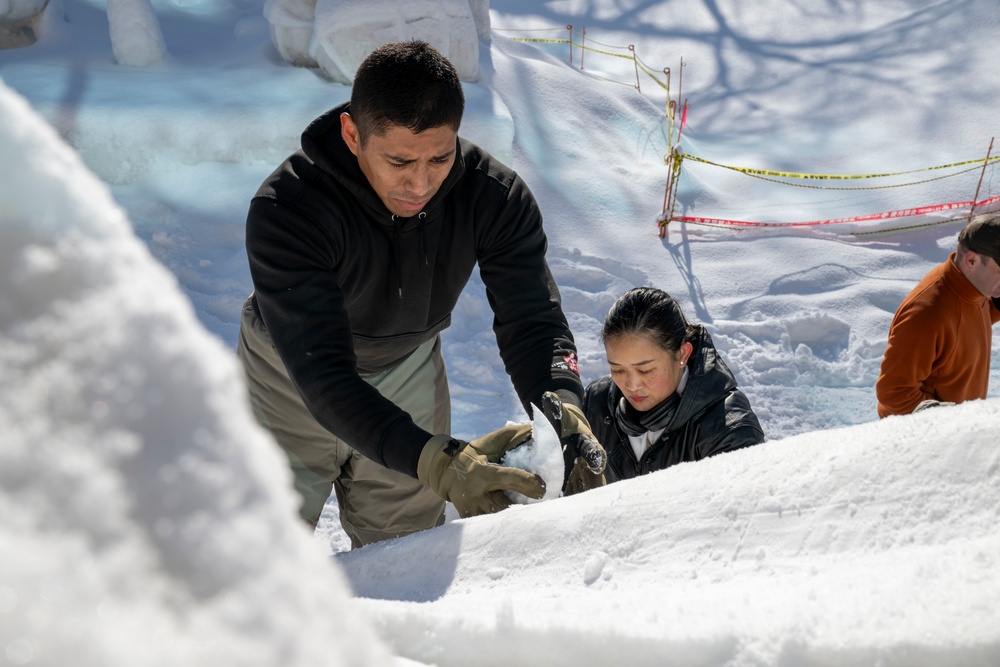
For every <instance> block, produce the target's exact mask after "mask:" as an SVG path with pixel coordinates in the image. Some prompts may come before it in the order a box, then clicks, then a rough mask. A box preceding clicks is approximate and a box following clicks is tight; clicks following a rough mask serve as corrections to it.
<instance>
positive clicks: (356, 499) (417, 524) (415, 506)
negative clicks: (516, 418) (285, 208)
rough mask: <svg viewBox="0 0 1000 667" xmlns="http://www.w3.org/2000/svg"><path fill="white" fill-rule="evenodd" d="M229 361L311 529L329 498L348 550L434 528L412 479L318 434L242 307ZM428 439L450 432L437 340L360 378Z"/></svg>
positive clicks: (256, 321)
mask: <svg viewBox="0 0 1000 667" xmlns="http://www.w3.org/2000/svg"><path fill="white" fill-rule="evenodd" d="M237 355H238V356H239V358H240V361H241V362H242V363H243V369H244V371H245V373H246V379H247V385H248V387H249V390H250V401H251V405H252V406H253V410H254V414H255V415H256V417H257V420H258V421H259V422H260V423H261V425H263V426H264V427H265V428H267V429H268V430H269V431H271V433H272V434H273V435H274V437H275V439H276V440H277V441H278V444H279V445H281V447H282V448H283V449H284V450H285V453H286V454H287V455H288V460H289V463H290V465H291V469H292V472H293V474H294V476H295V490H296V491H298V493H299V495H300V496H301V497H302V505H301V508H300V510H299V513H300V514H301V516H302V518H303V519H305V520H306V522H308V523H309V524H310V525H312V526H313V527H315V526H316V524H317V523H318V522H319V519H320V515H321V514H322V512H323V506H324V505H325V504H326V501H327V499H328V498H329V497H330V492H331V489H333V490H335V491H336V494H337V503H338V505H339V506H340V523H341V525H342V526H343V527H344V530H345V531H346V532H347V535H348V536H349V537H350V538H351V546H352V548H357V547H360V546H363V545H365V544H371V543H372V542H378V541H380V540H386V539H389V538H392V537H398V536H400V535H407V534H409V533H414V532H416V531H418V530H424V529H426V528H432V527H434V526H439V525H441V524H442V523H443V522H444V501H443V500H441V498H439V497H438V496H437V494H435V493H434V492H433V491H431V490H430V489H428V488H427V487H425V486H424V485H423V484H421V483H420V482H418V481H417V480H416V479H414V478H413V477H410V476H409V475H405V474H403V473H399V472H396V471H394V470H390V469H388V468H386V467H384V466H382V465H379V464H378V463H375V462H374V461H372V460H371V459H369V458H366V457H365V456H363V455H362V454H361V453H360V452H358V451H356V450H354V449H352V448H351V447H350V445H348V444H347V443H345V442H344V441H343V440H341V439H340V438H338V437H336V436H334V435H333V434H332V433H330V432H329V431H327V430H326V429H325V428H323V427H322V426H321V425H320V424H319V422H318V421H316V419H315V418H314V417H313V416H312V414H310V412H309V410H308V408H306V406H305V403H304V402H303V401H302V398H301V397H300V396H299V393H298V391H297V390H296V389H295V386H294V385H293V384H292V381H291V379H290V378H289V377H288V373H287V372H286V370H285V366H284V364H283V363H282V361H281V358H280V357H279V356H278V352H277V350H275V347H274V343H272V342H271V337H270V335H269V334H268V333H267V330H266V329H265V328H264V323H263V322H262V321H261V319H260V317H259V316H258V315H257V312H256V311H255V310H254V308H253V305H252V303H251V301H250V299H248V300H247V301H246V303H245V304H244V305H243V314H242V317H241V318H240V338H239V343H238V345H237ZM362 377H363V379H364V380H365V381H366V382H368V383H369V384H370V385H372V386H373V387H375V388H376V389H378V391H379V393H380V394H382V395H383V396H385V397H386V398H388V399H389V400H390V401H392V402H393V403H395V404H396V405H398V406H399V407H400V408H402V409H403V410H405V411H406V412H407V413H408V414H409V415H410V416H411V417H412V418H413V421H414V422H415V423H416V424H417V425H418V426H420V427H421V428H423V429H425V430H427V431H429V432H431V433H449V432H450V431H451V400H450V396H449V393H448V378H447V373H446V371H445V365H444V356H443V355H442V354H441V339H440V337H435V338H434V339H433V340H430V341H427V342H426V343H424V344H423V345H421V346H420V347H419V348H417V350H416V351H414V353H413V354H411V355H410V356H409V357H407V358H406V359H405V360H404V361H403V362H402V363H400V364H399V365H397V366H395V367H393V368H391V369H389V370H387V371H383V372H381V373H378V374H375V375H367V376H362Z"/></svg>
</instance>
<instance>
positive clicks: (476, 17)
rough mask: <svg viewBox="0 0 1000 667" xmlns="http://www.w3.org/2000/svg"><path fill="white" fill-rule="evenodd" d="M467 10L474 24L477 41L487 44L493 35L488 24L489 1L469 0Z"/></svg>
mask: <svg viewBox="0 0 1000 667" xmlns="http://www.w3.org/2000/svg"><path fill="white" fill-rule="evenodd" d="M469 8H470V9H471V10H472V20H473V21H474V22H475V23H476V34H477V35H479V41H480V42H483V43H484V44H489V43H490V38H491V35H492V33H493V27H492V24H491V23H490V0H469Z"/></svg>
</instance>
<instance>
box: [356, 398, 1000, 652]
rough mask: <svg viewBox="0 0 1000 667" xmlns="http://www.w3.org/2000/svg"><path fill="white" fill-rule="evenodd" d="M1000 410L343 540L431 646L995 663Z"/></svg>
mask: <svg viewBox="0 0 1000 667" xmlns="http://www.w3.org/2000/svg"><path fill="white" fill-rule="evenodd" d="M931 413H933V414H931ZM998 428H1000V401H998V400H991V401H975V402H971V403H966V404H963V405H959V406H956V407H953V408H938V409H936V410H928V411H926V412H925V413H921V414H917V415H912V416H907V417H898V418H890V419H886V420H882V421H880V422H875V423H868V424H863V425H859V426H853V427H850V428H844V429H838V430H832V431H826V432H822V431H817V432H812V433H807V434H803V435H800V436H796V437H793V438H788V439H786V440H782V441H775V442H768V443H765V444H763V445H759V446H756V447H751V448H749V449H746V450H741V451H738V452H733V453H730V454H725V455H722V456H718V457H716V458H713V459H708V460H705V461H701V462H698V463H688V464H683V465H679V466H675V467H673V468H670V469H667V470H665V471H661V472H658V473H654V474H652V475H648V476H645V477H640V478H638V479H635V480H632V481H629V482H620V483H616V484H611V485H609V486H607V487H605V488H603V489H598V490H595V491H591V492H588V493H585V494H580V495H577V496H571V497H568V498H561V499H559V500H556V501H553V502H549V503H541V504H537V505H530V506H516V507H514V508H512V509H510V510H507V511H504V512H502V513H500V514H496V515H491V516H487V517H480V518H477V519H467V520H459V521H455V522H453V523H450V524H446V525H444V526H442V527H441V528H437V529H434V530H432V531H427V532H425V533H422V534H417V535H413V536H410V537H407V538H403V539H399V540H394V541H392V542H389V543H386V544H384V545H377V546H374V547H368V548H366V549H364V550H361V551H360V552H352V553H347V554H342V555H340V556H339V557H338V560H339V562H340V563H342V564H343V565H344V567H345V568H346V571H347V573H348V576H349V578H350V579H351V581H352V582H353V585H354V589H355V591H356V592H357V594H358V595H359V596H363V597H367V598H372V599H371V600H369V601H368V603H367V606H368V609H369V611H370V612H371V613H372V615H373V616H374V618H375V619H376V622H377V623H378V624H379V627H380V631H381V634H382V635H383V636H384V637H385V638H386V639H387V640H388V641H390V642H394V643H395V644H396V647H397V650H399V651H400V652H402V653H404V654H406V652H409V654H408V656H407V657H410V658H415V659H418V660H422V661H425V662H433V663H435V664H439V665H502V664H546V665H581V664H587V665H617V664H621V655H622V651H627V652H628V656H629V658H628V663H629V664H630V665H663V664H677V665H716V666H717V665H776V664H785V665H806V666H809V665H829V664H886V665H889V664H900V665H902V664H906V665H949V664H995V663H996V662H997V661H998V660H1000V607H998V605H997V604H996V600H997V599H998V597H1000V577H998V576H997V574H996V573H997V571H998V568H1000V535H998V534H997V530H996V526H997V522H998V521H1000V448H998V447H997V435H996V434H997V430H998ZM389 600H403V601H408V602H422V603H425V604H419V605H417V604H414V605H401V604H399V603H398V602H389ZM469 609H475V610H476V613H475V614H469V613H468V610H469ZM569 609H572V610H573V611H572V612H570V613H568V612H567V610H569ZM553 636H558V637H560V640H559V642H558V645H559V646H562V647H565V649H561V650H560V651H558V652H554V651H553V649H552V647H553V646H555V645H556V642H554V641H553V640H552V637H553ZM432 637H433V641H430V639H431V638H432Z"/></svg>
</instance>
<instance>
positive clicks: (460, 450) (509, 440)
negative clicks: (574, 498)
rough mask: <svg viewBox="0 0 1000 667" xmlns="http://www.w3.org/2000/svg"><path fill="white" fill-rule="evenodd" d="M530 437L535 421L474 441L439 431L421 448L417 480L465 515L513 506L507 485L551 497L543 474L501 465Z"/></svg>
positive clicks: (532, 493) (534, 494)
mask: <svg viewBox="0 0 1000 667" xmlns="http://www.w3.org/2000/svg"><path fill="white" fill-rule="evenodd" d="M530 437H531V425H530V424H519V425H514V426H505V427H503V428H501V429H499V430H496V431H493V432H492V433H488V434H486V435H484V436H482V437H481V438H476V439H475V440H473V441H472V442H463V441H461V440H456V439H455V438H452V437H451V436H450V435H436V436H434V437H433V438H431V439H430V440H428V441H427V444H426V445H424V448H423V450H422V451H421V452H420V459H419V460H418V461H417V479H419V480H420V481H421V482H422V483H424V484H425V485H427V486H429V487H430V488H431V489H432V490H433V491H434V492H435V493H436V494H438V495H439V496H441V497H442V498H444V499H445V500H447V501H449V502H451V504H453V505H454V506H455V509H457V510H458V513H459V515H460V516H462V517H470V516H478V515H480V514H491V513H493V512H499V511H500V510H502V509H506V508H507V507H510V505H511V501H510V499H509V498H508V497H507V495H506V494H505V493H504V490H505V489H507V490H510V491H516V492H518V493H521V494H523V495H525V496H528V497H529V498H536V499H538V498H541V497H542V496H544V495H545V482H544V481H543V480H542V478H541V477H539V476H538V475H535V474H533V473H530V472H526V471H524V470H519V469H517V468H508V467H506V466H501V465H500V459H501V458H502V457H503V455H504V453H506V452H507V450H509V449H513V448H514V447H517V446H518V445H521V444H523V443H524V441H525V440H527V439H528V438H530Z"/></svg>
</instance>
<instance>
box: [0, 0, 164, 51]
mask: <svg viewBox="0 0 1000 667" xmlns="http://www.w3.org/2000/svg"><path fill="white" fill-rule="evenodd" d="M2 1H3V0H0V2H2ZM108 28H109V30H110V33H111V50H112V52H113V53H114V55H115V62H117V63H118V64H119V65H126V66H128V67H149V66H150V65H152V64H153V63H157V62H159V61H160V60H162V59H163V57H164V56H165V55H166V54H167V46H166V44H165V43H164V41H163V32H162V31H161V30H160V22H159V21H158V20H157V19H156V13H155V12H154V11H153V5H152V3H150V0H108Z"/></svg>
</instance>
